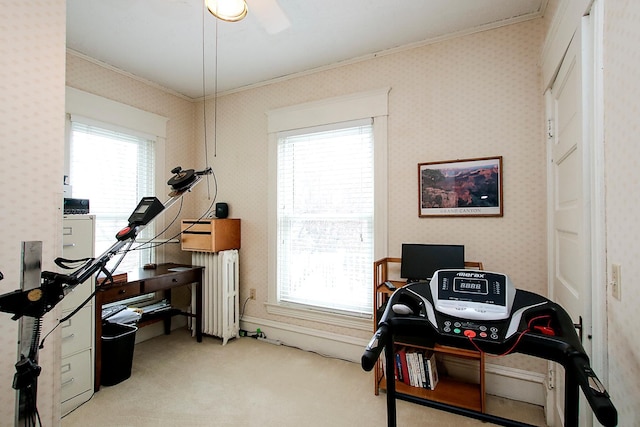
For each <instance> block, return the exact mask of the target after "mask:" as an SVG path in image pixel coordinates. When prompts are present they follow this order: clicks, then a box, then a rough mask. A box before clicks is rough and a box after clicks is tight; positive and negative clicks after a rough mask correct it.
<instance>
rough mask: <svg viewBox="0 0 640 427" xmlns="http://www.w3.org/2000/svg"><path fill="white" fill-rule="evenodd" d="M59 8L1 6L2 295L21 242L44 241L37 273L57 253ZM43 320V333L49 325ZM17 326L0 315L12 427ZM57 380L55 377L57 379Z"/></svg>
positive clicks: (46, 409) (45, 397)
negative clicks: (41, 263) (39, 267)
mask: <svg viewBox="0 0 640 427" xmlns="http://www.w3.org/2000/svg"><path fill="white" fill-rule="evenodd" d="M65 19H66V17H65V2H64V0H53V1H45V0H40V1H36V0H33V1H23V0H7V1H3V3H2V25H1V26H0V58H2V59H1V61H2V66H0V93H2V97H1V99H0V153H1V155H0V164H1V165H2V166H1V168H0V169H2V171H3V177H4V180H5V181H4V185H3V188H4V190H5V191H4V194H3V197H2V201H0V225H1V230H2V239H0V271H2V272H3V273H4V276H5V277H4V280H2V281H1V282H0V293H5V292H10V291H13V290H15V289H18V288H19V286H20V279H19V277H20V276H19V275H20V248H21V242H22V241H30V240H38V241H42V242H43V257H42V258H43V269H45V270H51V269H53V267H54V264H53V259H54V258H55V257H56V256H57V255H59V254H60V253H61V250H62V239H61V236H62V211H61V208H62V170H63V148H64V145H63V144H62V142H63V140H64V68H65V65H64V63H65V57H64V56H65ZM56 314H57V313H55V312H53V313H49V314H48V315H47V316H46V317H45V322H44V326H43V332H44V333H46V332H48V331H49V330H50V329H51V328H52V326H53V323H54V320H55V317H56ZM17 325H18V323H17V322H15V321H13V320H11V319H10V315H8V314H6V313H1V314H0V425H1V426H12V425H13V419H14V409H15V391H14V390H13V389H12V388H11V384H12V380H13V373H14V367H13V365H14V364H15V362H16V361H17V340H18V332H17V331H18V328H17ZM58 337H59V334H58V335H57V336H56V335H52V336H51V338H50V339H49V340H48V342H47V345H46V346H45V348H44V349H43V350H42V351H41V352H40V361H39V362H40V366H41V367H42V371H43V374H42V375H41V376H40V379H39V384H38V392H39V393H38V408H39V410H40V415H41V418H42V422H43V424H44V425H57V419H58V418H59V417H60V406H59V404H54V402H59V388H60V375H59V373H60V363H59V362H60V359H59V357H60V354H59V353H60V350H59V339H58ZM56 373H57V375H56Z"/></svg>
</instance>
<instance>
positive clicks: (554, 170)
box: [547, 29, 591, 425]
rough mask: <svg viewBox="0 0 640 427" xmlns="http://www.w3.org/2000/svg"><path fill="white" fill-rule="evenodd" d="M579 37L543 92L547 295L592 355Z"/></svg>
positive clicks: (559, 376) (559, 385)
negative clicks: (547, 182)
mask: <svg viewBox="0 0 640 427" xmlns="http://www.w3.org/2000/svg"><path fill="white" fill-rule="evenodd" d="M581 49H582V42H581V37H580V29H578V30H577V31H576V34H575V35H574V37H573V40H572V41H571V44H570V45H569V48H568V50H567V53H566V55H565V57H564V59H563V62H562V65H561V66H560V70H559V72H558V75H557V77H556V79H555V81H554V82H553V84H552V87H551V89H550V91H549V92H548V93H547V102H548V110H549V111H548V117H549V119H550V122H549V138H548V150H549V151H548V152H549V157H550V159H549V160H550V164H549V168H550V170H549V179H550V185H549V188H550V205H551V206H550V209H549V213H550V218H549V221H550V235H549V239H550V242H549V247H550V251H551V254H550V265H549V269H550V279H551V280H550V281H551V289H550V292H551V299H552V300H554V301H555V302H557V303H558V304H560V305H561V306H562V307H564V309H565V310H566V311H567V312H568V313H569V315H570V316H571V319H572V320H573V322H574V323H576V324H579V323H581V324H582V335H583V340H582V343H583V346H584V347H585V350H586V351H587V353H588V354H591V348H590V340H589V339H587V335H588V334H589V333H590V332H589V331H590V329H591V267H590V266H591V247H590V240H591V236H590V224H591V222H590V209H589V204H590V191H589V182H590V179H589V175H588V174H589V170H590V169H589V161H590V160H589V153H590V150H589V146H588V142H587V141H588V140H589V139H588V132H587V131H585V129H586V127H585V123H586V120H585V118H586V116H587V114H586V110H585V108H584V102H583V101H584V100H583V94H584V93H585V91H584V85H583V72H582V71H583V66H584V65H583V64H582V55H581ZM552 365H553V366H552V370H554V371H555V372H554V373H553V374H554V378H555V398H554V400H555V401H554V403H553V405H554V407H553V408H551V409H552V415H553V418H554V419H555V420H554V425H562V424H561V422H560V420H563V419H564V370H563V369H561V368H560V369H559V367H558V366H556V365H555V364H552ZM587 406H588V405H587V404H586V401H584V400H581V401H580V424H581V425H590V424H591V416H590V415H589V416H587V413H588V412H587Z"/></svg>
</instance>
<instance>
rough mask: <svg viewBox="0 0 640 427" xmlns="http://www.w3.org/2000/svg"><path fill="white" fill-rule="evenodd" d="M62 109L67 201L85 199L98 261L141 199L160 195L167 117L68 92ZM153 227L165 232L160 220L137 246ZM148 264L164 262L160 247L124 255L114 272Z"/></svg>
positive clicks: (141, 235) (72, 90) (150, 234)
mask: <svg viewBox="0 0 640 427" xmlns="http://www.w3.org/2000/svg"><path fill="white" fill-rule="evenodd" d="M66 110H67V119H68V120H67V138H66V145H65V175H68V176H69V179H70V183H71V186H72V197H76V198H86V199H89V204H90V205H89V207H90V212H91V214H94V215H96V242H95V254H96V256H98V255H101V254H102V253H104V251H105V250H107V249H108V248H109V247H110V246H111V245H112V244H113V243H115V241H116V237H115V236H116V233H117V232H118V231H119V230H121V229H122V228H123V227H125V226H126V225H127V220H128V218H129V215H130V214H131V212H132V211H133V210H134V208H135V207H136V206H137V204H138V202H139V201H140V199H142V197H146V196H157V195H158V193H159V194H162V193H163V191H162V190H163V188H165V187H164V186H165V185H166V181H165V180H164V172H165V171H162V170H158V168H157V167H156V165H164V164H165V158H164V141H165V138H166V131H167V118H166V117H162V116H159V115H157V114H153V113H150V112H148V111H143V110H140V109H137V108H134V107H132V106H130V105H126V104H122V103H119V102H116V101H113V100H110V99H107V98H103V97H101V96H97V95H94V94H91V93H88V92H83V91H81V90H78V89H75V88H71V87H67V88H66ZM154 190H157V191H158V193H156V191H154ZM158 197H159V198H160V200H163V198H162V197H160V196H158ZM154 228H155V229H157V230H162V229H163V228H164V217H163V216H162V215H161V216H159V217H157V218H156V219H155V220H154V221H153V222H152V223H151V224H149V226H147V227H146V229H144V230H143V232H142V233H141V234H140V235H139V236H138V242H141V241H144V239H145V238H150V237H153V236H154V235H155V234H154V233H153V232H154ZM135 246H136V244H134V247H135ZM117 259H118V257H114V258H113V259H112V260H111V262H110V263H109V267H110V268H112V267H113V265H114V263H115V261H116V260H117ZM151 261H153V262H164V247H163V246H160V247H157V248H155V249H145V250H141V251H135V252H132V253H129V254H128V255H127V256H125V257H124V259H123V261H122V263H121V264H120V265H119V266H118V268H117V270H119V271H130V270H132V269H135V268H137V267H138V266H139V265H140V264H142V263H148V262H151Z"/></svg>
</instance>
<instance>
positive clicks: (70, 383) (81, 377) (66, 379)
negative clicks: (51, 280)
mask: <svg viewBox="0 0 640 427" xmlns="http://www.w3.org/2000/svg"><path fill="white" fill-rule="evenodd" d="M94 236H95V216H94V215H65V216H64V218H63V230H62V245H63V247H62V256H63V258H66V259H82V258H90V257H93V256H94ZM93 286H94V281H93V279H89V280H87V281H86V282H85V283H82V284H80V285H78V286H76V287H75V288H74V290H73V292H71V293H69V294H68V295H67V296H66V297H65V298H64V299H63V300H62V302H61V305H62V317H64V316H67V315H68V314H70V313H71V312H72V311H73V310H75V309H76V308H77V307H78V306H79V305H80V304H82V303H83V302H84V301H85V300H86V299H87V298H88V297H89V296H90V295H91V293H92V292H93ZM94 322H95V304H94V302H93V299H92V300H90V301H89V302H88V303H87V304H86V305H85V306H84V307H83V308H82V309H81V310H80V311H78V313H76V314H75V315H74V316H73V317H71V318H70V319H69V320H67V321H65V322H63V323H62V324H61V325H60V327H61V346H62V348H61V354H62V364H61V374H62V376H61V401H62V415H66V414H68V413H69V412H71V411H73V410H74V409H76V408H77V407H78V406H80V405H81V404H83V403H84V402H86V401H87V400H89V399H90V398H91V396H92V394H93V375H94V367H93V363H94V348H93V347H94V342H95V338H94V336H95V335H94V334H95V325H94Z"/></svg>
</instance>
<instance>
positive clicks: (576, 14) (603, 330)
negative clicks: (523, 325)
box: [542, 0, 608, 426]
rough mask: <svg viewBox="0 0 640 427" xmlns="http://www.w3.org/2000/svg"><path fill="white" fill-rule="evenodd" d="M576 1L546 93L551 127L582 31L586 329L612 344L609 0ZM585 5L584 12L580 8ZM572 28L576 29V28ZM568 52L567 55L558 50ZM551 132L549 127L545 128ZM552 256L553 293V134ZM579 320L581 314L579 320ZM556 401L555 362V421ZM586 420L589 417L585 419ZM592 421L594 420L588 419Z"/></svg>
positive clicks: (594, 362)
mask: <svg viewBox="0 0 640 427" xmlns="http://www.w3.org/2000/svg"><path fill="white" fill-rule="evenodd" d="M566 4H570V6H566V7H565V8H564V9H562V10H559V11H558V13H559V16H557V17H556V19H555V20H554V24H553V26H552V29H551V30H550V32H549V37H548V39H547V43H546V45H545V48H544V51H543V61H542V62H543V63H542V70H543V79H544V81H543V84H544V96H545V109H546V111H545V117H546V118H547V121H546V123H545V126H547V132H548V131H549V129H548V126H549V125H548V123H549V122H548V120H549V119H551V118H552V117H550V112H551V104H550V96H549V90H550V88H551V86H552V85H553V83H554V82H555V78H556V75H557V72H558V70H559V69H560V65H561V64H562V61H563V60H564V57H565V54H566V51H567V48H568V47H569V44H570V42H571V40H572V39H573V34H575V32H576V31H580V32H581V36H582V46H581V49H582V56H583V61H582V74H583V81H584V83H583V88H587V90H586V91H584V92H583V94H582V96H583V110H584V122H585V125H584V127H583V138H584V142H585V146H584V149H585V150H589V156H588V157H589V164H586V165H584V173H585V176H584V179H585V180H586V182H587V183H588V185H589V192H590V194H589V198H590V203H588V204H587V205H586V206H584V209H585V211H586V215H585V218H589V224H588V225H589V227H590V230H591V232H590V237H589V238H590V246H591V252H590V254H589V257H590V260H591V271H590V276H591V281H590V283H589V284H587V287H586V290H587V292H590V297H591V301H592V303H591V310H590V317H591V319H590V322H587V323H588V324H590V325H591V328H590V330H583V331H582V334H583V338H584V339H591V340H592V343H591V347H592V348H593V349H607V348H608V347H607V346H608V342H607V308H606V301H607V259H606V218H605V176H604V89H603V32H604V1H603V0H593V1H590V0H577V1H576V0H574V1H572V2H566V3H565V5H566ZM581 10H582V12H580V11H581ZM571 30H572V31H571ZM559 52H562V54H561V55H559V54H558V53H559ZM545 133H546V132H545ZM546 144H547V180H548V185H547V257H548V266H549V268H548V279H547V280H548V293H549V295H553V274H552V268H551V266H552V265H553V263H554V259H553V247H552V245H553V233H552V213H553V200H552V194H553V193H552V183H551V181H550V178H551V176H552V174H551V167H552V165H551V161H550V159H551V153H550V146H549V142H548V138H547V142H546ZM574 320H577V319H574ZM592 353H593V354H591V355H589V356H590V358H591V366H592V367H593V369H594V370H595V371H596V372H597V373H598V375H599V377H600V378H601V379H602V381H603V383H604V384H605V385H606V384H607V383H608V369H607V368H608V352H607V351H597V352H592ZM555 400H556V396H555V390H554V378H552V364H551V362H550V363H549V375H548V384H547V405H546V409H547V411H546V413H547V423H548V425H551V426H552V425H555V420H554V418H553V412H552V411H550V410H549V409H552V408H553V404H554V402H555ZM584 422H586V420H583V423H584ZM587 425H591V423H587Z"/></svg>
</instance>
